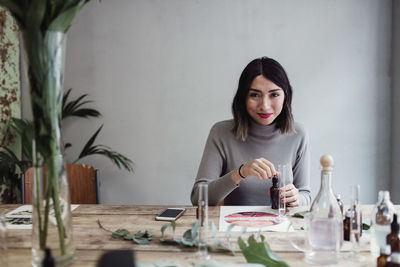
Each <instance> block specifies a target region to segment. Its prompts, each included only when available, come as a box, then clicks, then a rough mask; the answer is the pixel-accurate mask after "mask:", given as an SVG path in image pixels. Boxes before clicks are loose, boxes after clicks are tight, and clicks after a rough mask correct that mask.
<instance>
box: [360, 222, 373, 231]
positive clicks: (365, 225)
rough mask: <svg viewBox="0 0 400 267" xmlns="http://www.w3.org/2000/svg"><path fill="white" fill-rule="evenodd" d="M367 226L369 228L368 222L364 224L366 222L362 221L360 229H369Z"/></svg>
mask: <svg viewBox="0 0 400 267" xmlns="http://www.w3.org/2000/svg"><path fill="white" fill-rule="evenodd" d="M369 228H371V225H368V224H366V223H363V224H362V229H363V230H365V231H367V230H369Z"/></svg>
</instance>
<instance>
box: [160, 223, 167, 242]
mask: <svg viewBox="0 0 400 267" xmlns="http://www.w3.org/2000/svg"><path fill="white" fill-rule="evenodd" d="M168 225H169V223H164V224H163V226H161V239H164V232H165V229H167V228H168Z"/></svg>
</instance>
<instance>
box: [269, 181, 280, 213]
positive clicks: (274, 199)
mask: <svg viewBox="0 0 400 267" xmlns="http://www.w3.org/2000/svg"><path fill="white" fill-rule="evenodd" d="M269 193H270V196H271V208H272V209H274V210H277V209H279V200H280V197H279V187H278V177H276V176H274V177H273V178H272V186H271V188H270V189H269Z"/></svg>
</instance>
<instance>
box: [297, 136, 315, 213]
mask: <svg viewBox="0 0 400 267" xmlns="http://www.w3.org/2000/svg"><path fill="white" fill-rule="evenodd" d="M302 131H303V132H304V135H303V138H302V140H301V143H300V146H299V148H298V150H297V155H296V161H295V164H294V167H293V184H294V186H295V187H296V188H297V189H298V190H299V205H300V206H305V205H310V204H311V190H310V151H309V144H308V133H307V132H306V131H305V130H304V129H302Z"/></svg>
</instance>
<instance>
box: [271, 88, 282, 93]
mask: <svg viewBox="0 0 400 267" xmlns="http://www.w3.org/2000/svg"><path fill="white" fill-rule="evenodd" d="M280 90H282V89H280V88H277V89H271V90H269V91H268V92H269V93H271V92H276V91H280Z"/></svg>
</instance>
